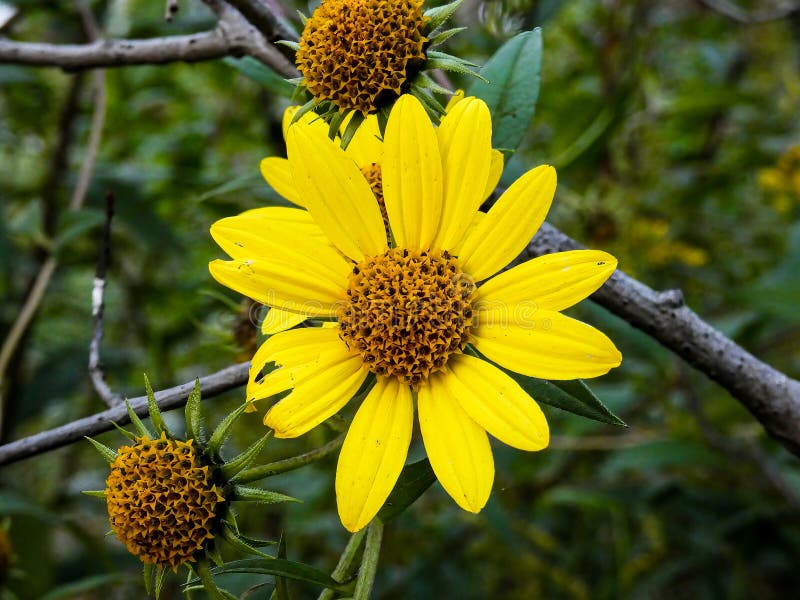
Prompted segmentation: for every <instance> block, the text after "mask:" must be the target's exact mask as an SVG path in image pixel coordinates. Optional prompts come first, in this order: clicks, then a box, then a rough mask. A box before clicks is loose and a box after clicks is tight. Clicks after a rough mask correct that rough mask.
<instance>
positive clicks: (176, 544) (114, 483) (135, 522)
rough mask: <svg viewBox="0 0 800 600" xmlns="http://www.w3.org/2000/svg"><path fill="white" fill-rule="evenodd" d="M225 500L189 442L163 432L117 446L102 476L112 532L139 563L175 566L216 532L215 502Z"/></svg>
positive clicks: (188, 560)
mask: <svg viewBox="0 0 800 600" xmlns="http://www.w3.org/2000/svg"><path fill="white" fill-rule="evenodd" d="M224 500H225V498H224V497H223V496H222V494H221V493H220V490H219V488H218V487H217V486H216V485H214V484H213V483H212V482H211V481H210V477H209V469H208V466H201V465H200V464H199V461H198V456H197V454H196V452H195V449H194V447H193V446H192V442H191V441H189V442H184V441H181V440H172V439H168V438H166V437H165V436H163V435H162V437H161V438H159V439H155V440H151V439H150V438H147V437H141V438H137V439H136V443H135V444H134V445H133V446H123V447H122V448H120V449H119V451H118V452H117V458H116V459H115V460H114V462H113V463H112V464H111V473H110V474H109V476H108V479H107V480H106V503H107V505H108V516H109V519H110V521H111V528H112V529H113V530H114V533H115V534H116V535H117V537H118V538H119V539H120V541H121V542H123V543H124V544H125V545H126V546H127V548H128V550H129V551H130V552H131V554H134V555H135V556H138V557H139V558H140V559H141V560H142V561H143V562H145V563H151V564H155V565H159V566H170V567H172V569H173V570H175V569H177V568H178V567H179V566H180V565H182V564H185V563H187V562H191V561H192V560H193V559H194V558H195V556H196V555H197V554H198V553H199V552H200V551H201V550H202V549H203V547H204V545H205V543H206V542H207V541H208V540H209V539H211V538H213V537H214V535H213V533H212V532H211V528H212V526H213V522H214V519H215V517H216V508H217V504H218V503H220V502H224Z"/></svg>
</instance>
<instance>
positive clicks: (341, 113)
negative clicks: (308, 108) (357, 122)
mask: <svg viewBox="0 0 800 600" xmlns="http://www.w3.org/2000/svg"><path fill="white" fill-rule="evenodd" d="M347 112H348V111H346V110H337V111H336V112H334V113H333V115H332V116H331V117H330V118H327V117H328V115H324V117H323V118H325V120H326V121H328V138H330V139H331V140H335V139H336V136H337V135H338V134H339V128H340V127H341V126H342V123H344V120H345V119H346V118H347Z"/></svg>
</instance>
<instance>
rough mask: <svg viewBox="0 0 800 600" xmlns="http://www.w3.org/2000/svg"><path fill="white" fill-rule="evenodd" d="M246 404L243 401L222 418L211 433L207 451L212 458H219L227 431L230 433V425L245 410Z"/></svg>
mask: <svg viewBox="0 0 800 600" xmlns="http://www.w3.org/2000/svg"><path fill="white" fill-rule="evenodd" d="M247 406H248V405H247V404H246V403H245V404H242V405H241V406H240V407H239V408H237V409H236V410H234V411H233V412H232V413H231V414H229V415H228V416H227V417H225V418H224V419H223V420H222V422H221V423H220V424H219V425H218V426H217V428H216V429H215V430H214V433H212V434H211V438H210V439H209V440H208V451H209V452H211V455H212V456H213V457H214V458H219V451H220V448H222V444H223V443H225V439H226V438H227V437H228V433H230V429H231V426H232V425H233V424H234V422H236V419H238V418H239V416H240V415H241V414H242V413H243V412H244V411H245V409H246V408H247Z"/></svg>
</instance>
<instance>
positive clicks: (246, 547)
mask: <svg viewBox="0 0 800 600" xmlns="http://www.w3.org/2000/svg"><path fill="white" fill-rule="evenodd" d="M222 539H224V540H225V541H226V542H228V543H229V544H230V545H231V546H233V547H234V548H236V549H237V550H238V551H239V552H243V553H245V554H255V555H256V556H261V557H263V558H272V557H271V556H270V555H269V554H267V553H265V552H261V550H258V549H257V548H254V547H253V546H251V545H250V544H248V543H247V542H245V541H244V540H243V539H242V538H240V537H239V536H238V535H237V534H236V532H235V531H234V530H233V527H232V526H231V525H230V524H229V523H225V522H223V528H222Z"/></svg>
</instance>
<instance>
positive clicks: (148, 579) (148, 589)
mask: <svg viewBox="0 0 800 600" xmlns="http://www.w3.org/2000/svg"><path fill="white" fill-rule="evenodd" d="M153 569H155V566H154V565H153V564H152V563H144V571H143V573H142V576H143V577H144V591H145V593H146V594H147V595H148V596H149V595H150V594H152V593H153Z"/></svg>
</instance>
